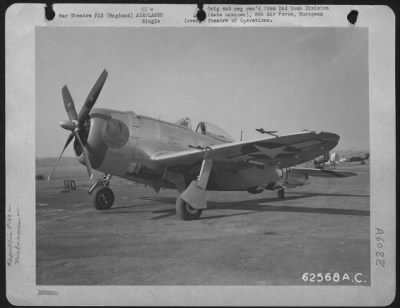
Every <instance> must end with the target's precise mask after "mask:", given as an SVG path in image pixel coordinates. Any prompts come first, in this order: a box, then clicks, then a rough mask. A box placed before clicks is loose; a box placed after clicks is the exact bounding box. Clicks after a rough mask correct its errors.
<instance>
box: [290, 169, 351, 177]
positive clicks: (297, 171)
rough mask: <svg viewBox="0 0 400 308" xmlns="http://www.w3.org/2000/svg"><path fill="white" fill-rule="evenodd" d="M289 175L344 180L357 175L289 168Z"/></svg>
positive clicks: (334, 171)
mask: <svg viewBox="0 0 400 308" xmlns="http://www.w3.org/2000/svg"><path fill="white" fill-rule="evenodd" d="M290 173H291V174H299V175H300V174H304V175H306V174H307V175H309V176H318V177H324V178H345V177H350V176H355V175H357V173H354V172H350V171H343V170H337V169H336V170H329V169H314V168H290Z"/></svg>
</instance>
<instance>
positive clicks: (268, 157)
mask: <svg viewBox="0 0 400 308" xmlns="http://www.w3.org/2000/svg"><path fill="white" fill-rule="evenodd" d="M339 138H340V137H339V136H338V135H336V134H333V133H328V132H320V133H316V132H300V133H295V134H290V135H285V136H280V137H268V138H265V139H258V140H251V141H239V142H232V143H223V144H217V145H213V146H210V147H208V148H207V149H206V150H200V149H190V150H186V151H180V152H171V153H159V154H157V153H155V154H154V155H153V156H152V160H153V161H154V162H156V163H158V164H159V165H162V166H164V167H171V168H173V167H182V166H184V165H193V164H196V163H200V162H201V161H202V160H203V159H204V158H205V157H206V156H207V157H208V158H210V159H214V160H216V161H218V160H223V161H230V162H246V161H252V162H257V163H261V164H268V165H275V166H277V167H279V168H288V167H291V166H295V165H298V164H300V163H303V162H306V161H309V160H312V159H313V158H315V157H317V156H319V155H322V154H324V153H326V152H328V151H330V150H331V149H333V148H334V147H335V146H336V145H337V144H338V142H339Z"/></svg>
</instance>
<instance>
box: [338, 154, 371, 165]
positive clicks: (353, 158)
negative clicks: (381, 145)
mask: <svg viewBox="0 0 400 308" xmlns="http://www.w3.org/2000/svg"><path fill="white" fill-rule="evenodd" d="M366 160H369V152H359V153H356V154H352V155H350V156H349V157H344V161H349V162H361V165H365V161H366Z"/></svg>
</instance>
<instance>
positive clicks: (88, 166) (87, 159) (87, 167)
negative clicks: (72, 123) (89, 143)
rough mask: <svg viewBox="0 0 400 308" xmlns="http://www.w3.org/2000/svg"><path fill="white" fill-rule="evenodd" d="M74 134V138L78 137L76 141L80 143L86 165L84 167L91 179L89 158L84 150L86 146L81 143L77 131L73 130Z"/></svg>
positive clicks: (91, 171) (91, 172)
mask: <svg viewBox="0 0 400 308" xmlns="http://www.w3.org/2000/svg"><path fill="white" fill-rule="evenodd" d="M75 136H76V139H78V142H79V143H80V145H81V147H82V151H83V156H84V157H85V165H86V169H87V172H88V174H89V177H90V179H93V170H92V165H91V164H90V160H89V156H88V153H87V151H86V147H85V146H84V145H83V142H82V140H81V137H80V136H79V131H76V132H75Z"/></svg>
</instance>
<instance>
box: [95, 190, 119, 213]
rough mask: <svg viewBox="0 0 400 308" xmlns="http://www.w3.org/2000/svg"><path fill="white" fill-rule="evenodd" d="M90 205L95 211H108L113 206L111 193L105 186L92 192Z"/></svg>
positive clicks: (112, 194)
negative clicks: (91, 204)
mask: <svg viewBox="0 0 400 308" xmlns="http://www.w3.org/2000/svg"><path fill="white" fill-rule="evenodd" d="M92 203H93V206H94V207H95V208H96V210H108V209H109V208H111V207H112V205H113V204H114V193H113V191H112V190H111V189H110V188H108V187H105V186H98V187H96V188H95V189H94V190H93V192H92Z"/></svg>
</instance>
